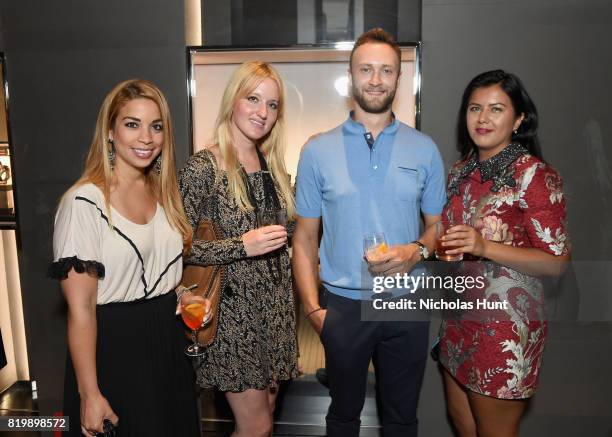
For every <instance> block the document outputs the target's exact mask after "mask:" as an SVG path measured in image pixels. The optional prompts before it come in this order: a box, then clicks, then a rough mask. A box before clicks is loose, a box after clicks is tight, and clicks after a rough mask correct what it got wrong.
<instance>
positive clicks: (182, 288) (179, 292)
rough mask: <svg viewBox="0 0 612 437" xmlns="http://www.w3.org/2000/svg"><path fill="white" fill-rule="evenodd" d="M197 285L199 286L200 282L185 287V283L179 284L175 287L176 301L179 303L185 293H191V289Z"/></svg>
mask: <svg viewBox="0 0 612 437" xmlns="http://www.w3.org/2000/svg"><path fill="white" fill-rule="evenodd" d="M197 286H198V284H192V285H190V286H189V287H185V286H184V285H179V286H177V287H176V288H175V291H176V303H179V302H180V301H181V297H183V295H184V294H185V293H191V290H193V289H194V288H196V287H197Z"/></svg>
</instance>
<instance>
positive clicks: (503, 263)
mask: <svg viewBox="0 0 612 437" xmlns="http://www.w3.org/2000/svg"><path fill="white" fill-rule="evenodd" d="M457 137H458V138H457V144H458V146H457V147H458V150H459V152H460V154H461V159H460V161H459V162H457V163H456V164H454V165H453V167H452V168H451V171H450V174H449V178H448V186H447V195H448V202H447V205H446V207H445V209H444V211H443V213H442V216H443V221H446V222H448V223H452V224H454V226H452V227H451V228H450V229H449V230H448V231H447V233H446V234H445V236H444V237H443V238H442V240H443V243H442V245H443V246H448V247H456V248H455V249H453V250H449V251H448V252H447V253H449V254H459V253H462V254H464V262H463V264H462V265H461V267H460V268H461V270H462V272H461V274H463V275H464V276H465V275H466V274H469V275H470V276H474V277H475V276H482V277H483V278H484V281H485V286H484V287H483V288H481V289H476V288H474V289H472V290H469V291H466V293H465V295H464V299H466V300H468V301H471V302H472V304H475V303H476V300H477V299H480V300H482V299H486V301H487V302H489V303H497V304H500V305H499V309H495V310H491V309H486V310H481V311H471V312H469V313H465V312H464V313H463V314H462V317H459V316H457V314H455V316H454V317H451V316H450V315H448V314H447V316H446V317H445V318H444V320H443V322H442V326H441V333H440V334H441V335H440V344H439V345H440V347H439V350H440V363H441V364H442V366H443V368H444V371H443V375H444V383H445V390H446V395H447V400H448V412H449V415H450V416H451V418H452V420H453V424H454V426H455V428H456V430H457V432H458V434H459V435H460V436H461V437H467V436H473V437H476V436H479V437H485V436H495V437H503V436H516V435H518V427H519V422H520V418H521V416H522V414H523V412H524V409H525V406H526V403H527V399H528V398H530V397H531V396H532V395H533V394H534V393H535V391H536V387H537V380H538V374H539V371H540V367H541V364H542V352H543V349H544V344H545V342H546V335H547V324H546V321H545V317H544V293H543V286H542V281H541V277H542V276H556V275H559V274H560V273H561V272H562V270H563V268H564V264H565V263H566V262H567V260H568V259H569V247H568V242H567V241H566V229H565V223H564V222H565V198H564V195H563V191H562V180H561V177H560V175H559V174H558V173H557V172H556V171H555V170H554V169H553V168H552V167H550V166H549V165H548V164H547V163H546V162H544V160H543V158H542V155H541V153H540V148H539V145H538V138H537V112H536V108H535V106H534V104H533V102H532V101H531V99H530V97H529V95H528V94H527V92H526V90H525V89H524V87H523V85H522V83H521V82H520V80H519V79H518V78H517V77H516V76H514V75H512V74H510V73H506V72H504V71H501V70H495V71H489V72H486V73H482V74H480V75H478V76H477V77H475V78H474V79H473V80H472V81H471V82H470V83H469V85H468V86H467V88H466V90H465V91H464V94H463V99H462V103H461V108H460V111H459V120H458V124H457ZM466 261H474V262H466ZM504 302H507V303H506V304H504ZM475 308H476V307H475Z"/></svg>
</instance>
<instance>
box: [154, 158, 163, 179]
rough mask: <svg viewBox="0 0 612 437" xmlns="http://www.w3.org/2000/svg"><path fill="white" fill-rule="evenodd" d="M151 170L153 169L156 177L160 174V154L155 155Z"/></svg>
mask: <svg viewBox="0 0 612 437" xmlns="http://www.w3.org/2000/svg"><path fill="white" fill-rule="evenodd" d="M153 168H155V171H156V172H157V174H158V175H160V174H161V171H162V157H161V153H160V154H159V155H157V158H155V163H153Z"/></svg>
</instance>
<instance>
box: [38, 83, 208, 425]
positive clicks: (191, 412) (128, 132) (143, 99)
mask: <svg viewBox="0 0 612 437" xmlns="http://www.w3.org/2000/svg"><path fill="white" fill-rule="evenodd" d="M191 235H192V231H191V227H190V226H189V223H188V222H187V219H186V217H185V213H184V211H183V206H182V203H181V199H180V195H179V191H178V185H177V182H176V173H175V159H174V142H173V136H172V124H171V120H170V113H169V110H168V104H167V102H166V99H165V98H164V96H163V95H162V93H161V91H160V90H159V89H158V88H157V87H156V86H155V85H153V84H152V83H150V82H147V81H143V80H128V81H125V82H121V83H120V84H118V85H117V86H116V87H115V88H114V89H113V90H112V91H111V92H110V93H109V94H108V95H107V96H106V98H105V99H104V102H103V103H102V107H101V108H100V112H99V115H98V120H97V123H96V130H95V134H94V137H93V141H92V143H91V147H90V149H89V154H88V156H87V161H86V163H85V171H84V172H83V175H82V176H81V178H80V179H79V180H78V181H77V182H76V183H75V184H74V185H73V186H72V187H71V188H70V189H69V190H68V191H67V192H66V194H64V196H63V197H62V199H61V202H60V205H59V209H58V211H57V215H56V219H55V232H54V237H53V250H54V262H53V263H52V265H51V266H50V268H49V275H50V276H51V277H53V278H56V279H59V280H60V283H61V287H62V290H63V293H64V296H65V298H66V301H67V303H68V348H69V352H70V354H69V356H68V363H67V369H66V381H65V390H64V413H65V414H67V415H69V416H70V432H71V434H72V435H80V434H81V432H82V433H83V435H88V436H91V435H95V434H96V433H99V432H102V430H103V427H104V421H110V422H111V423H113V424H114V425H118V427H119V430H120V434H121V435H147V436H169V435H181V436H199V422H198V411H197V404H196V394H195V388H194V387H195V385H194V380H195V375H194V374H193V370H192V368H191V365H190V362H189V361H188V358H187V357H186V356H185V355H184V354H183V350H182V349H183V347H184V345H185V343H186V339H185V338H184V335H183V332H182V327H181V325H180V322H179V321H178V320H177V318H176V316H175V307H176V294H175V293H174V292H173V290H174V288H175V287H176V285H177V284H178V283H179V280H180V278H181V274H182V255H183V252H184V251H185V250H186V249H187V248H188V247H189V244H190V242H191Z"/></svg>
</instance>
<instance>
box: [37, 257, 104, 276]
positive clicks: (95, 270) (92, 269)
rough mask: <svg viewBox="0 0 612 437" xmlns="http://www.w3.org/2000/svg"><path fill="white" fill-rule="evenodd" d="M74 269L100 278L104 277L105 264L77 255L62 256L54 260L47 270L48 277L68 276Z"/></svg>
mask: <svg viewBox="0 0 612 437" xmlns="http://www.w3.org/2000/svg"><path fill="white" fill-rule="evenodd" d="M71 269H74V271H75V272H77V273H84V272H87V273H88V274H90V275H92V276H96V277H97V278H99V279H102V278H104V274H105V273H104V264H102V263H99V262H97V261H83V260H80V259H78V258H77V257H76V256H72V257H70V258H60V259H59V260H57V261H54V262H52V263H51V265H50V266H49V269H48V270H47V277H49V278H52V279H57V280H62V279H66V278H68V273H69V272H70V270H71Z"/></svg>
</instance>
